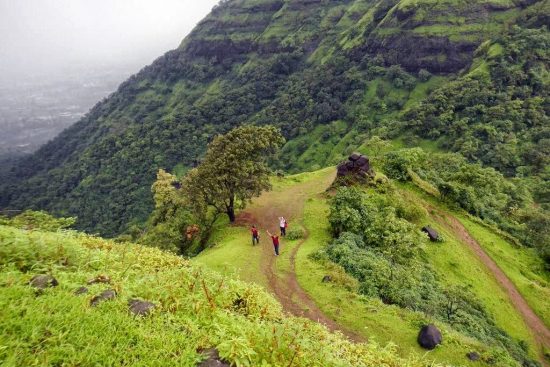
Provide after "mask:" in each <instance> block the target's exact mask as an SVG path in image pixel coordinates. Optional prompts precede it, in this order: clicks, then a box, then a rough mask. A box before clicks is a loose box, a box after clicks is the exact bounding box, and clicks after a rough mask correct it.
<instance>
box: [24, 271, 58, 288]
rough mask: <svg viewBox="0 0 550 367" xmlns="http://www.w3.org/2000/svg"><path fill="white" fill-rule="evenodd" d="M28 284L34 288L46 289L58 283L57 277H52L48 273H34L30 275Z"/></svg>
mask: <svg viewBox="0 0 550 367" xmlns="http://www.w3.org/2000/svg"><path fill="white" fill-rule="evenodd" d="M29 284H30V286H31V287H33V288H36V289H40V290H43V289H46V288H51V287H57V286H58V285H59V283H58V282H57V279H55V278H54V277H52V276H51V275H48V274H40V275H35V276H34V277H32V279H31V281H30V282H29Z"/></svg>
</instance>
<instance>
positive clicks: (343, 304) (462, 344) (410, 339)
mask: <svg viewBox="0 0 550 367" xmlns="http://www.w3.org/2000/svg"><path fill="white" fill-rule="evenodd" d="M320 213H322V214H328V205H327V203H326V201H325V200H323V199H313V200H310V201H308V202H307V204H306V208H305V212H304V223H305V225H306V227H307V228H308V230H309V231H310V237H309V238H308V240H307V241H306V242H305V243H304V244H303V245H302V247H301V248H300V251H299V252H298V256H297V260H296V269H297V276H298V280H299V283H300V285H301V286H302V287H303V288H304V289H305V290H306V291H307V292H308V294H309V295H310V296H311V297H312V299H313V300H314V301H315V302H316V304H317V305H318V306H319V308H320V309H321V310H323V312H324V313H325V314H326V315H328V316H329V317H331V318H332V319H334V320H336V321H337V322H338V323H339V324H341V325H343V326H344V327H345V328H347V329H349V330H352V331H355V332H358V333H359V334H361V335H363V336H364V337H365V338H368V339H369V340H376V341H377V342H379V343H382V344H385V343H389V342H391V343H395V344H396V345H397V346H398V351H399V353H400V355H404V356H405V355H410V354H422V353H426V351H425V350H423V349H421V348H420V347H419V346H418V344H417V342H416V337H417V335H418V330H419V329H420V327H421V326H422V325H423V324H425V323H428V322H434V320H430V319H429V318H427V317H426V316H425V315H423V314H420V313H416V312H411V311H408V310H404V309H401V308H399V307H397V306H388V305H385V304H383V303H382V302H381V301H380V300H378V299H369V298H366V297H363V296H360V295H358V294H357V292H355V290H354V289H351V290H348V289H346V287H349V286H350V284H351V285H353V284H354V281H353V280H352V279H349V278H348V277H346V276H345V275H343V270H341V269H339V268H338V267H336V266H334V265H333V264H330V263H328V264H325V263H320V262H317V261H314V260H312V259H310V258H309V256H310V254H312V253H315V252H316V251H318V250H319V249H321V248H323V247H324V246H325V245H326V244H327V243H328V242H329V241H330V234H329V233H328V221H327V220H326V215H320ZM325 275H331V276H332V277H333V279H336V280H337V282H335V283H322V282H321V279H322V278H323V276H325ZM436 324H437V325H438V326H439V327H440V328H441V329H442V330H443V335H444V336H443V337H444V340H445V341H444V343H443V345H442V346H440V347H438V348H436V349H435V350H434V351H431V352H428V353H427V354H426V357H427V358H429V359H433V360H435V361H436V362H439V363H451V364H453V365H462V364H465V363H466V360H465V355H466V353H468V352H469V351H472V350H477V351H481V354H483V353H487V352H488V351H487V349H486V347H485V346H483V345H482V344H481V343H479V342H477V341H475V340H473V339H470V338H468V337H465V336H462V335H459V334H458V333H456V332H453V331H451V330H449V328H448V327H446V326H445V325H441V324H440V323H437V322H436ZM479 365H484V364H483V363H480V364H479Z"/></svg>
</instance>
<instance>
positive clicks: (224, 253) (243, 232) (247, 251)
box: [193, 227, 267, 286]
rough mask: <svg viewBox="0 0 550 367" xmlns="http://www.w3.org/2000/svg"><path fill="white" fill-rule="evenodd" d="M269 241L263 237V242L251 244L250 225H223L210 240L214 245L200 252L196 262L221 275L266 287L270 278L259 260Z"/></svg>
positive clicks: (195, 259)
mask: <svg viewBox="0 0 550 367" xmlns="http://www.w3.org/2000/svg"><path fill="white" fill-rule="evenodd" d="M262 235H263V234H262ZM262 235H261V236H262ZM263 237H265V235H263ZM266 241H267V240H266V239H264V238H262V242H261V244H260V245H256V246H252V236H251V234H250V231H249V229H248V228H242V227H225V228H220V229H219V230H217V231H216V232H215V234H214V236H213V237H212V239H211V241H210V242H211V243H212V244H213V246H212V247H210V248H207V249H206V250H204V251H203V252H201V253H200V254H199V255H198V256H197V257H196V258H194V259H193V261H194V262H196V263H198V264H202V265H205V266H207V267H208V268H210V269H213V270H216V271H218V272H220V273H222V274H228V275H231V276H235V277H238V278H239V279H241V280H244V281H247V282H253V283H256V284H259V285H262V286H266V285H267V278H266V275H265V273H264V272H263V271H262V269H261V261H260V258H261V251H262V248H261V246H265V245H266Z"/></svg>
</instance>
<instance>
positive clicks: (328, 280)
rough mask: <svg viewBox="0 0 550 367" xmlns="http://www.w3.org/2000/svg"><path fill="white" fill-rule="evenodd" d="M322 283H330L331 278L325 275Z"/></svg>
mask: <svg viewBox="0 0 550 367" xmlns="http://www.w3.org/2000/svg"><path fill="white" fill-rule="evenodd" d="M322 282H323V283H329V282H332V277H331V276H330V275H325V276H324V277H323V280H322Z"/></svg>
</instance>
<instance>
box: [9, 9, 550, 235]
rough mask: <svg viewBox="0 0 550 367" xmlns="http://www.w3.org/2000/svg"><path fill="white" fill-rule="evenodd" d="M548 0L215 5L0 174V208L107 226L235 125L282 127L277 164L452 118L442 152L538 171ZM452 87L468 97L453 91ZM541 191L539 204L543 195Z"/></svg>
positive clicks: (332, 155)
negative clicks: (180, 37)
mask: <svg viewBox="0 0 550 367" xmlns="http://www.w3.org/2000/svg"><path fill="white" fill-rule="evenodd" d="M547 4H548V2H547V1H523V0H517V1H516V0H514V1H495V0H476V1H470V2H459V1H454V0H445V1H439V2H437V3H435V4H434V2H433V1H431V0H421V1H409V0H401V1H398V0H391V1H387V0H376V1H371V2H368V1H364V0H346V1H341V2H340V1H338V2H335V1H309V0H287V1H282V0H231V1H223V2H221V3H220V5H219V6H218V7H216V8H215V9H214V10H213V11H212V13H211V14H210V15H209V16H208V17H207V18H206V19H204V20H203V21H202V22H201V23H200V24H199V25H198V26H197V27H196V29H195V30H194V31H193V32H192V34H191V35H190V36H189V37H187V38H186V39H185V40H184V41H183V43H182V44H181V46H180V47H179V48H178V49H176V50H173V51H170V52H168V53H167V54H166V55H164V56H162V57H160V58H159V59H158V60H156V61H155V62H154V63H153V64H152V65H150V66H148V67H146V68H144V69H143V70H142V71H141V72H140V73H139V74H137V75H135V76H133V77H132V78H130V79H129V80H128V81H126V82H125V83H123V84H122V85H121V86H120V88H119V89H118V91H117V92H116V93H114V94H113V95H112V96H110V97H109V98H107V99H106V100H104V101H102V102H100V103H98V104H97V105H96V106H95V107H94V108H93V109H92V110H91V111H90V113H89V114H88V115H87V116H86V117H84V118H83V119H82V120H81V121H79V122H78V123H77V124H76V125H74V126H73V127H71V128H69V129H68V130H66V131H64V132H63V133H62V134H61V135H60V136H59V137H57V138H56V139H54V140H53V141H52V142H50V143H48V144H47V145H45V146H44V147H43V148H41V149H40V150H39V151H38V152H37V153H36V154H34V155H32V156H30V157H27V158H25V159H23V160H21V161H20V162H18V163H17V164H16V165H13V166H12V168H11V169H9V170H4V171H3V172H2V173H1V174H0V206H1V207H2V208H6V207H8V208H10V209H25V208H37V209H47V210H49V211H53V212H56V213H58V214H62V215H70V216H76V217H77V218H78V221H77V226H78V228H82V229H86V230H88V231H93V232H100V233H102V234H106V235H116V234H120V233H121V232H124V231H127V230H128V229H129V228H130V227H131V226H132V225H134V224H142V223H143V222H145V220H146V219H147V217H148V216H149V213H150V211H151V210H152V208H153V206H154V202H153V199H152V198H151V195H150V191H149V188H150V186H151V184H152V183H153V182H154V180H155V176H156V173H157V172H158V170H159V169H161V168H162V169H165V170H168V171H170V172H176V171H178V170H179V171H181V170H185V169H188V168H190V167H192V166H193V164H194V162H195V161H197V160H199V159H200V157H201V156H202V155H203V154H204V152H205V148H206V145H207V143H208V142H209V141H210V140H211V139H212V138H213V136H215V135H216V134H218V133H223V132H226V131H229V130H230V129H231V128H233V127H235V126H237V125H241V124H246V123H255V124H260V125H262V124H271V125H274V126H277V127H279V128H281V130H282V133H283V135H284V136H285V137H286V138H287V139H288V140H289V143H288V145H287V147H285V149H284V150H283V153H282V154H281V157H280V161H279V162H274V167H276V168H285V169H303V168H311V167H314V166H315V165H317V164H318V165H320V166H322V165H325V164H327V163H332V161H333V160H334V159H337V158H338V157H339V156H341V155H342V153H344V152H345V151H346V150H349V149H350V147H353V146H354V145H355V146H357V145H358V144H357V143H358V141H357V139H359V140H360V139H363V138H364V137H366V136H367V135H369V134H371V133H372V132H373V131H377V133H379V134H380V135H383V136H384V137H392V136H395V135H396V134H398V133H399V127H403V126H405V125H407V126H413V127H414V131H415V132H417V133H418V134H421V135H422V136H429V137H431V138H436V137H437V136H441V134H451V133H450V132H449V131H448V125H449V126H450V125H452V126H455V127H457V129H458V127H460V129H463V130H464V129H465V130H467V131H466V132H465V133H462V132H459V133H457V134H459V135H460V136H461V138H462V137H463V138H464V139H454V138H453V137H454V136H455V135H452V134H451V135H450V136H451V138H450V139H448V140H446V141H444V142H442V143H443V144H444V146H445V147H447V148H449V149H454V150H457V151H461V152H463V153H464V154H465V155H466V156H467V158H468V159H471V160H480V161H482V162H483V163H485V164H489V165H493V166H494V167H496V168H497V169H501V170H502V171H503V173H505V174H506V175H514V174H518V175H520V174H521V175H524V176H527V175H530V176H531V177H535V176H532V175H536V177H542V178H540V179H541V180H543V179H544V177H546V176H544V172H545V170H544V165H545V164H546V163H545V156H547V155H548V154H547V153H544V152H545V150H544V149H546V148H545V147H546V145H547V142H546V140H547V137H545V134H547V132H545V131H546V130H545V129H546V128H545V126H547V124H548V117H547V116H548V109H547V105H548V100H547V95H545V93H547V87H548V78H547V75H548V74H547V65H548V58H547V52H548V51H547V50H548V47H546V46H547V42H548V41H547V38H548V31H547V30H546V29H545V28H541V27H542V26H544V25H545V24H547V22H545V20H546V19H547V15H548V13H549V11H548V5H547ZM511 24H517V25H519V26H520V27H522V28H521V29H518V28H510V27H509V25H511ZM502 34H503V35H502ZM487 42H488V43H487ZM479 46H481V47H479ZM476 49H477V51H476ZM526 50H527V51H526ZM474 60H475V61H474ZM472 61H474V64H472ZM499 70H500V71H499ZM510 71H513V73H511V72H510ZM476 75H477V76H476ZM480 75H481V76H480ZM456 76H459V78H458V79H455V80H454V81H453V78H455V77H456ZM508 76H510V77H513V79H510V78H508ZM449 81H450V82H449ZM438 87H441V88H442V89H437V88H438ZM508 87H509V88H508ZM459 89H460V90H462V89H467V90H469V91H471V93H475V95H474V96H472V98H471V99H468V98H461V97H460V96H459V95H457V93H454V91H456V90H459ZM428 95H430V96H429V97H428V98H429V101H430V103H425V104H421V105H420V106H416V103H417V102H420V101H421V100H423V99H424V98H426V97H427V96H428ZM438 96H450V98H447V99H448V106H447V105H445V106H443V107H445V108H447V107H448V109H449V111H453V113H454V114H453V115H452V116H451V115H449V114H448V113H439V112H444V111H442V110H441V111H440V110H436V111H433V110H431V109H430V108H429V107H430V106H431V105H434V104H435V105H437V103H436V101H437V100H439V99H440V98H439V97H438ZM482 97H483V98H482ZM520 99H521V100H525V102H524V103H523V102H522V103H519V102H518V101H519V100H520ZM479 100H481V101H484V103H485V102H487V103H485V105H486V107H485V108H484V109H483V108H482V109H480V108H477V107H476V106H477V105H479V103H478V101H479ZM442 103H447V102H442ZM477 110H479V112H474V111H477ZM406 111H410V115H408V114H407V113H405V114H403V113H404V112H406ZM508 112H510V113H511V112H513V116H511V117H508V116H505V117H503V115H509V114H508ZM476 113H479V116H480V119H477V118H473V117H472V116H474V115H475V114H476ZM446 116H448V119H449V121H450V122H453V123H452V124H447V123H446V121H447V120H446V118H447V117H446ZM499 116H500V117H499ZM524 118H528V121H527V120H524ZM467 119H469V120H467ZM489 120H490V121H491V123H489V124H487V123H486V122H487V121H489ZM480 124H483V126H481V125H480ZM501 126H502V128H501ZM531 127H534V128H531ZM457 129H455V130H457ZM493 130H496V132H494V133H493V132H492V131H493ZM406 131H410V129H406ZM457 131H458V130H457ZM504 131H506V133H505V132H504ZM512 133H513V135H511V134H512ZM514 138H515V139H516V140H517V144H516V143H514V142H513V139H514ZM494 142H498V144H497V145H496V148H498V153H497V154H494V153H491V150H492V149H491V144H494ZM455 143H456V144H455ZM472 144H474V145H472ZM476 144H477V145H476ZM331 149H332V150H331ZM524 161H525V162H524ZM546 165H547V164H546ZM536 180H538V178H537V179H536ZM536 180H535V181H536ZM546 186H547V185H546ZM538 187H539V188H543V187H545V185H544V182H543V183H541V184H539V185H538ZM539 191H540V193H539V195H538V196H537V197H536V198H537V200H538V198H542V197H545V196H544V195H546V194H547V193H546V192H545V191H544V190H543V189H540V190H539ZM546 196H547V195H546ZM541 200H542V199H541Z"/></svg>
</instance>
